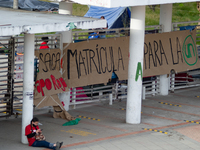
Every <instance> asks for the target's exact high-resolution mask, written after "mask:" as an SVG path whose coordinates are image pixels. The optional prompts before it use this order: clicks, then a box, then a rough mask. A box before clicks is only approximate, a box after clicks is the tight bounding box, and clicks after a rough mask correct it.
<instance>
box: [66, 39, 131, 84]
mask: <svg viewBox="0 0 200 150" xmlns="http://www.w3.org/2000/svg"><path fill="white" fill-rule="evenodd" d="M127 40H129V38H127V37H123V38H116V39H103V40H94V41H86V42H80V43H71V44H64V47H65V49H64V57H63V72H64V74H63V78H64V79H65V81H66V83H67V85H68V86H69V87H78V86H86V85H91V84H98V83H107V82H108V79H109V78H111V74H112V72H113V71H115V73H116V74H117V75H118V77H119V79H120V80H124V79H127V72H128V42H127Z"/></svg>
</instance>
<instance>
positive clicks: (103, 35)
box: [99, 16, 108, 38]
mask: <svg viewBox="0 0 200 150" xmlns="http://www.w3.org/2000/svg"><path fill="white" fill-rule="evenodd" d="M100 19H105V17H104V16H101V18H100ZM101 29H108V23H107V26H106V28H101ZM99 36H100V38H106V32H105V31H101V32H99Z"/></svg>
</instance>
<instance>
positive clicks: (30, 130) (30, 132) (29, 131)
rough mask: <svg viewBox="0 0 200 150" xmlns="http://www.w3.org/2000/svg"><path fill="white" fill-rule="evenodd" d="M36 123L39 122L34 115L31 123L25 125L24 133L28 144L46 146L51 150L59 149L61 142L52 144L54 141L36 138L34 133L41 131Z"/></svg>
mask: <svg viewBox="0 0 200 150" xmlns="http://www.w3.org/2000/svg"><path fill="white" fill-rule="evenodd" d="M38 123H39V119H38V118H36V117H34V118H33V119H32V120H31V123H30V124H29V125H27V126H26V128H25V135H26V136H27V139H28V142H29V146H33V147H46V148H49V149H53V150H59V149H60V147H61V146H62V144H63V142H61V143H59V142H57V143H56V144H54V143H49V142H47V141H45V140H42V141H38V140H36V135H37V134H39V133H42V131H41V129H40V128H39V126H38Z"/></svg>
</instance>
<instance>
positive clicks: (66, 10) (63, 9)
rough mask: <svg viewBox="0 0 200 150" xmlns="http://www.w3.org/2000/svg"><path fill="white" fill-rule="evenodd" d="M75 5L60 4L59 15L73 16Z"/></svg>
mask: <svg viewBox="0 0 200 150" xmlns="http://www.w3.org/2000/svg"><path fill="white" fill-rule="evenodd" d="M72 5H73V3H72V2H65V1H63V2H59V10H58V13H59V14H68V15H71V14H72V9H73V6H72Z"/></svg>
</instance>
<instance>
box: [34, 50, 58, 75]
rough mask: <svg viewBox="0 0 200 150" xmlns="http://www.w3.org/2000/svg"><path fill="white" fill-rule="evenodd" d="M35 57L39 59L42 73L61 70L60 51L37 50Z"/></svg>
mask: <svg viewBox="0 0 200 150" xmlns="http://www.w3.org/2000/svg"><path fill="white" fill-rule="evenodd" d="M35 56H37V58H38V59H39V71H40V72H49V71H54V70H60V57H61V52H60V49H51V50H50V49H45V50H44V49H41V50H37V51H35Z"/></svg>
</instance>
